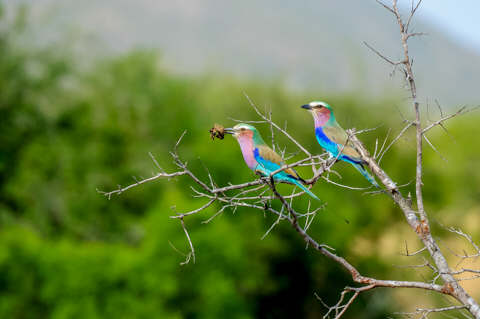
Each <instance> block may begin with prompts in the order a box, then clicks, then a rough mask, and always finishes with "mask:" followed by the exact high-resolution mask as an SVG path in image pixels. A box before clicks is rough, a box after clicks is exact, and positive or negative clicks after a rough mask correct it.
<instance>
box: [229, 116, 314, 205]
mask: <svg viewBox="0 0 480 319" xmlns="http://www.w3.org/2000/svg"><path fill="white" fill-rule="evenodd" d="M225 133H227V134H232V135H233V136H234V137H235V138H236V139H237V141H238V144H240V149H241V150H242V154H243V159H244V160H245V163H246V164H247V166H248V167H249V168H250V169H251V170H253V171H254V172H260V173H261V174H262V175H263V176H270V174H271V173H273V172H274V171H276V170H278V169H279V168H281V167H282V166H284V165H285V162H284V161H283V159H282V157H281V156H280V155H278V154H277V153H275V151H274V150H272V149H271V148H270V147H269V146H268V145H267V144H266V143H265V142H264V141H263V139H262V136H261V135H260V133H259V132H258V130H257V129H256V128H255V127H253V126H252V125H249V124H244V123H240V124H237V125H235V126H234V127H233V128H226V129H225ZM273 179H274V180H275V181H278V182H283V183H289V184H294V185H296V186H298V187H300V188H301V189H302V190H303V191H304V192H306V193H307V194H308V195H310V196H311V197H313V198H315V199H316V200H319V199H318V197H317V196H315V194H313V193H312V192H311V191H309V190H308V189H307V188H306V187H305V186H303V185H302V184H301V183H305V181H304V180H303V179H302V178H301V177H300V176H299V175H298V174H297V172H296V171H295V170H294V169H293V168H286V169H284V170H283V171H280V172H278V173H276V174H275V175H273Z"/></svg>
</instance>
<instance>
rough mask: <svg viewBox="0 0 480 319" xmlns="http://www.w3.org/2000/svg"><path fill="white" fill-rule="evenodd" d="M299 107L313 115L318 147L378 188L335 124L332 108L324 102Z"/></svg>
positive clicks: (341, 130)
mask: <svg viewBox="0 0 480 319" xmlns="http://www.w3.org/2000/svg"><path fill="white" fill-rule="evenodd" d="M301 107H302V108H304V109H307V110H309V111H310V113H312V115H313V120H314V122H315V136H316V138H317V141H318V143H319V144H320V146H321V147H323V148H324V149H325V150H326V151H327V152H328V153H329V154H330V156H332V157H338V159H339V160H341V161H345V162H347V163H350V164H352V165H353V167H355V168H356V169H357V170H358V171H359V172H360V173H361V174H362V175H363V176H364V177H365V178H366V179H367V180H368V181H369V182H370V183H372V184H373V185H374V186H375V187H380V186H378V184H377V182H376V181H375V178H373V176H372V175H370V173H369V172H368V171H367V170H366V169H365V167H364V166H363V165H364V164H365V162H364V161H363V160H362V158H361V156H360V154H358V152H357V150H355V147H354V146H353V143H352V142H351V141H348V134H347V132H345V130H344V129H343V128H342V127H341V126H340V125H339V124H338V123H337V120H336V119H335V115H334V114H333V110H332V107H331V106H330V105H328V104H327V103H325V102H318V101H314V102H310V103H308V104H305V105H302V106H301ZM340 152H341V154H340V155H339V153H340Z"/></svg>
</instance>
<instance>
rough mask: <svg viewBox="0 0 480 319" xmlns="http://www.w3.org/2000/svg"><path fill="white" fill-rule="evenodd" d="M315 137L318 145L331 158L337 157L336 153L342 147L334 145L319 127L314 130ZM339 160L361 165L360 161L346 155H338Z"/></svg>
mask: <svg viewBox="0 0 480 319" xmlns="http://www.w3.org/2000/svg"><path fill="white" fill-rule="evenodd" d="M315 136H316V137H317V141H318V144H320V146H321V147H323V148H324V149H325V150H326V151H327V152H328V153H330V155H331V156H332V157H337V156H338V153H339V152H340V150H341V149H342V146H340V145H339V144H337V143H335V142H334V141H332V140H331V139H329V138H328V136H327V135H326V134H325V133H324V132H323V130H322V128H321V127H317V128H315ZM338 159H339V160H342V161H345V162H349V163H352V164H362V161H361V160H357V159H354V158H352V157H350V156H348V155H344V154H342V155H340V157H339V158H338Z"/></svg>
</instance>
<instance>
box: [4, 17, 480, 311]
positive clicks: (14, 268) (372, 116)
mask: <svg viewBox="0 0 480 319" xmlns="http://www.w3.org/2000/svg"><path fill="white" fill-rule="evenodd" d="M21 25H22V24H21V23H18V26H17V27H16V28H17V29H12V28H6V29H5V30H2V32H1V33H0V48H1V52H2V54H0V112H1V116H0V216H1V219H0V222H1V232H0V242H1V243H2V244H1V245H0V274H1V275H0V316H1V317H2V318H152V317H153V318H251V317H261V318H279V317H288V318H292V317H318V316H319V314H320V313H322V312H323V311H324V309H322V306H321V304H320V303H319V302H318V301H317V300H316V299H315V297H314V295H313V293H314V292H317V293H318V295H320V296H322V298H324V299H325V300H326V301H327V302H329V303H334V302H336V298H337V297H338V292H339V291H340V290H341V289H342V287H343V286H345V285H347V284H351V282H350V278H349V276H348V274H346V273H344V272H343V270H339V267H338V265H336V264H334V263H332V262H331V261H329V260H326V259H325V258H323V257H322V256H320V255H318V254H316V253H315V252H313V251H311V250H305V247H304V243H303V242H302V240H301V238H299V236H298V235H297V234H296V233H295V232H294V231H293V229H291V228H290V227H289V226H288V225H286V224H281V225H279V226H278V227H277V228H275V230H274V231H273V232H272V233H271V234H270V235H269V236H268V237H267V238H266V239H265V240H263V241H262V240H260V237H261V236H262V235H263V233H264V232H265V231H266V230H267V229H268V228H269V227H270V225H271V224H272V223H273V221H274V220H275V218H274V216H270V215H265V216H264V214H263V213H261V212H256V211H251V210H248V209H239V210H237V211H236V212H235V213H233V212H232V211H225V212H224V213H223V214H222V215H220V216H219V217H217V218H216V219H214V220H213V221H212V222H210V223H209V224H206V225H205V224H202V223H201V221H203V220H205V219H207V218H208V217H209V216H211V215H212V214H213V213H214V212H216V210H218V209H219V208H220V207H219V206H215V205H213V206H212V207H211V208H210V209H209V210H207V211H205V212H202V213H201V214H198V215H196V216H192V217H191V218H187V219H186V223H187V226H188V229H189V231H190V235H191V236H192V240H193V242H194V245H195V249H196V252H197V258H196V263H195V264H193V263H192V262H190V263H189V264H188V265H185V266H180V263H181V262H182V261H184V260H185V256H183V255H182V252H183V253H186V252H188V250H189V247H188V244H187V242H186V239H185V236H184V233H183V230H182V228H181V227H180V224H179V223H178V222H177V221H175V220H172V219H170V218H169V217H168V216H169V215H171V214H173V213H174V211H173V210H172V209H171V207H172V206H175V210H177V211H184V210H188V209H194V208H196V207H199V206H200V205H202V204H203V203H204V201H202V200H198V199H193V198H192V197H191V194H190V189H189V187H190V186H191V185H192V184H191V183H190V182H189V181H188V179H186V178H177V179H174V180H172V181H166V180H164V181H157V182H154V183H150V184H147V185H143V186H141V187H137V188H135V189H132V190H130V191H128V192H126V193H124V194H121V195H120V196H118V197H114V198H112V200H110V201H108V200H107V199H106V198H104V197H103V196H102V195H101V194H99V193H98V192H97V191H96V189H97V188H99V189H102V190H111V189H114V188H116V187H117V185H118V184H121V185H126V184H129V183H132V182H133V179H132V176H136V177H137V178H141V176H144V177H146V176H149V175H150V174H151V173H152V172H153V171H155V170H156V168H155V166H154V165H153V163H152V162H151V160H150V159H149V157H148V152H152V153H153V154H154V155H155V156H156V158H157V159H158V161H159V162H160V164H161V165H162V166H163V167H164V168H165V169H166V170H167V171H171V170H174V169H175V167H174V165H173V164H172V163H171V158H170V156H169V151H170V150H171V148H172V147H173V145H174V144H175V142H176V140H177V138H178V137H179V136H180V135H181V133H182V132H183V131H184V130H188V133H187V135H186V136H185V138H184V141H183V142H182V144H181V147H180V155H181V156H182V158H184V159H187V160H188V161H189V166H190V168H191V169H192V170H194V171H195V172H197V173H198V174H199V175H201V176H203V177H206V173H205V171H204V166H206V167H208V168H209V170H210V171H211V172H212V174H213V176H214V177H215V179H216V181H217V182H218V183H219V184H221V185H224V184H227V183H228V182H232V183H237V182H244V181H247V180H251V179H253V178H255V176H254V175H253V174H252V173H251V172H250V171H249V170H248V169H247V167H246V166H245V165H244V164H243V162H242V160H241V155H240V151H239V149H238V145H237V144H236V142H235V141H234V140H233V139H231V138H229V137H226V139H225V140H224V141H214V142H212V141H211V140H210V139H209V136H208V129H209V128H210V127H211V126H212V124H213V123H215V122H219V123H222V124H225V125H230V124H233V122H232V121H231V120H230V119H229V117H230V116H231V117H234V118H239V119H245V120H250V119H255V118H256V116H255V114H254V112H253V111H252V109H251V108H250V107H249V106H248V102H247V101H246V99H245V97H244V96H243V91H245V92H247V93H248V94H249V96H251V97H252V98H253V99H254V101H255V102H256V103H257V104H258V105H259V106H260V107H263V106H264V105H267V106H269V107H272V110H273V116H274V119H275V120H276V121H277V122H278V123H284V121H286V120H288V127H289V131H290V132H291V133H292V134H293V135H294V136H295V137H296V138H297V139H298V140H299V141H302V142H303V143H304V144H305V145H306V146H307V147H308V149H310V150H311V151H312V152H320V151H321V150H320V148H319V146H318V145H317V143H316V141H315V139H314V137H313V124H312V120H311V118H310V115H309V114H307V113H306V112H304V111H302V110H301V109H300V108H299V106H300V105H301V104H304V103H305V102H308V101H310V100H314V99H318V98H319V97H318V94H316V93H315V94H311V93H310V94H309V93H308V92H307V93H302V94H300V93H288V92H287V91H286V90H285V88H283V87H282V86H281V85H279V84H276V83H267V84H265V83H259V82H255V81H248V82H247V81H238V80H235V79H231V78H229V77H227V76H220V75H218V74H216V75H208V74H207V75H203V76H198V77H185V76H178V75H172V74H170V73H168V72H166V71H165V70H164V69H163V67H162V64H161V60H160V59H159V57H158V55H157V53H156V52H149V51H142V52H132V53H129V54H127V55H125V56H120V57H116V58H107V59H104V60H102V61H98V62H97V63H96V64H95V65H94V67H92V68H91V69H89V70H82V71H79V70H77V69H76V68H75V61H74V60H73V58H72V57H70V56H69V55H65V54H59V53H58V52H56V51H54V50H43V51H39V50H32V49H30V48H28V49H26V48H22V47H21V46H18V45H17V44H16V42H15V37H16V36H17V35H18V32H21ZM322 98H323V99H326V100H328V101H329V103H330V104H331V105H332V106H333V107H334V108H335V110H336V112H337V113H336V114H337V118H338V120H339V122H340V123H342V124H343V125H344V126H345V127H352V126H356V127H357V128H359V129H361V128H366V127H373V126H377V125H379V124H383V126H382V127H380V128H379V129H378V130H376V131H374V132H371V133H366V134H364V135H361V138H362V140H363V141H364V142H365V143H366V144H367V145H368V146H369V148H370V149H373V146H374V145H375V138H377V137H379V138H380V139H382V138H383V137H384V136H385V134H386V132H387V130H388V128H389V127H393V128H394V131H396V132H398V131H399V129H400V126H399V125H400V122H401V117H400V116H397V115H396V114H397V113H396V110H395V106H394V105H395V104H397V103H398V102H397V101H396V100H394V99H385V100H384V101H376V102H372V101H368V100H367V99H365V98H362V97H361V95H360V94H352V95H346V96H328V95H325V96H324V97H322ZM392 114H393V115H392ZM477 121H478V115H475V114H471V115H469V116H466V117H464V118H462V119H458V120H456V121H455V124H453V125H451V126H450V127H449V131H450V134H451V135H453V136H454V138H455V142H452V140H451V138H450V137H449V136H448V135H445V134H444V133H443V132H442V131H441V130H435V131H432V133H431V134H429V137H430V138H431V140H432V142H434V143H435V145H436V146H437V148H438V149H439V150H440V151H441V152H442V153H443V154H445V155H446V156H447V157H448V158H449V161H448V162H444V161H442V160H441V159H440V158H439V157H438V155H437V154H435V153H434V152H432V151H430V150H428V149H427V150H426V154H425V166H426V171H425V184H426V185H427V187H426V188H425V190H426V192H425V198H426V200H427V207H428V208H429V209H431V210H432V211H439V212H438V214H437V213H435V218H438V219H440V220H441V219H442V218H443V217H444V216H446V215H447V214H455V216H457V217H458V218H459V219H461V217H462V210H461V209H456V208H457V207H460V208H464V209H467V208H471V207H478V205H479V198H480V193H479V189H480V187H479V186H480V173H479V171H478V169H477V167H478V155H479V151H478V149H477V148H476V147H472V142H473V138H474V136H475V135H476V134H474V132H477V133H478V125H477V123H476V122H477ZM258 127H259V129H260V130H261V132H262V133H263V134H264V139H265V140H266V141H270V140H271V139H270V136H269V128H268V127H266V126H262V125H259V126H258ZM276 141H277V142H278V144H279V145H281V146H287V152H293V151H295V148H294V146H293V145H292V144H291V142H289V141H288V140H287V139H285V138H284V137H282V136H279V135H277V137H276ZM412 141H413V140H412V139H411V136H408V137H407V138H406V139H402V140H401V141H400V142H399V143H398V144H397V145H396V146H394V147H393V148H392V150H391V151H390V152H389V153H388V154H387V155H386V156H385V158H384V159H383V162H382V166H384V167H385V169H386V171H387V172H388V173H389V174H390V175H391V176H392V177H393V178H394V179H395V180H397V181H398V182H399V183H400V184H403V183H408V182H412V179H413V176H414V164H415V163H414V156H413V154H414V149H413V148H412V146H411V143H412ZM380 143H382V140H380ZM296 158H300V155H297V156H296V157H295V158H294V159H296ZM199 159H201V161H200V160H199ZM294 159H292V160H294ZM334 168H335V170H337V171H338V172H340V173H341V175H342V176H343V178H342V179H341V180H340V179H339V178H338V177H336V176H334V175H333V174H332V175H331V176H330V178H331V179H332V180H335V181H336V182H340V183H343V184H347V185H355V186H368V183H367V182H366V181H365V180H364V179H363V178H362V177H361V176H360V175H359V174H358V172H356V171H355V170H354V169H353V168H351V167H350V166H348V165H344V164H342V163H339V164H336V165H335V167H334ZM299 171H300V173H301V174H302V175H305V176H308V175H309V172H308V170H306V169H299ZM280 189H281V191H282V192H285V193H286V192H289V191H290V190H291V187H290V186H281V187H280ZM408 190H410V191H412V192H413V187H412V185H409V186H407V187H406V189H405V191H408ZM313 191H314V192H315V193H316V194H317V195H319V197H320V198H321V199H322V200H323V201H325V202H326V203H327V206H326V209H325V210H324V211H322V212H320V213H319V215H318V216H317V217H316V220H315V222H314V223H313V225H312V227H311V228H310V233H311V234H312V235H313V236H314V237H315V238H316V239H318V240H319V241H320V242H325V243H328V244H329V245H331V246H333V247H335V248H336V249H337V251H338V253H339V254H344V255H347V256H349V257H350V259H351V260H352V262H353V263H354V264H356V265H359V268H360V270H361V271H365V272H366V273H367V274H370V275H377V276H378V277H384V276H386V275H388V274H389V271H390V270H389V268H390V265H391V263H392V261H391V260H382V259H381V258H380V257H378V256H375V252H368V254H365V255H358V254H354V253H352V251H354V249H355V245H356V240H357V239H359V238H365V239H367V240H370V241H372V242H375V240H376V239H378V238H380V237H381V236H383V235H384V234H385V233H386V232H388V231H389V228H390V227H391V225H394V224H395V223H397V222H399V221H402V216H401V214H400V213H399V211H398V210H397V209H396V208H395V207H393V206H392V203H391V202H390V201H389V199H388V198H386V197H384V196H382V195H376V196H369V195H364V194H363V193H362V192H359V191H352V190H348V189H343V188H339V187H337V186H335V185H332V184H327V183H325V182H323V181H321V182H320V183H318V184H317V185H316V186H315V187H314V189H313ZM273 204H274V205H277V204H276V203H273ZM298 205H307V198H305V199H302V201H299V203H298ZM405 227H406V226H405ZM401 246H402V244H401V243H399V246H398V247H392V249H398V250H400V249H401ZM173 247H175V248H173ZM375 296H376V298H374V299H375V300H381V301H382V302H381V303H379V302H375V301H374V300H372V298H370V297H371V296H366V298H364V296H362V298H364V299H362V298H361V299H360V300H359V301H358V302H357V303H356V304H355V305H354V308H352V310H351V311H350V316H351V317H352V318H383V317H385V313H391V312H392V311H395V310H399V309H397V308H396V306H394V305H393V301H392V299H391V298H390V296H389V295H388V294H381V295H375Z"/></svg>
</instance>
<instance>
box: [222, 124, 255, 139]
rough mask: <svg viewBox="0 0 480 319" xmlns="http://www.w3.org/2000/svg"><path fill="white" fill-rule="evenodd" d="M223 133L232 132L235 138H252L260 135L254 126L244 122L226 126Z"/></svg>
mask: <svg viewBox="0 0 480 319" xmlns="http://www.w3.org/2000/svg"><path fill="white" fill-rule="evenodd" d="M225 133H227V134H232V135H233V136H234V137H235V138H236V139H244V138H248V139H252V138H254V137H255V136H258V135H260V133H258V131H257V129H256V128H255V127H254V126H252V125H250V124H245V123H240V124H237V125H235V126H234V127H231V128H226V129H225Z"/></svg>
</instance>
